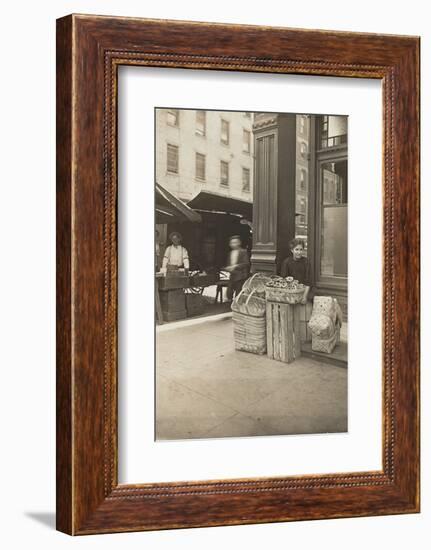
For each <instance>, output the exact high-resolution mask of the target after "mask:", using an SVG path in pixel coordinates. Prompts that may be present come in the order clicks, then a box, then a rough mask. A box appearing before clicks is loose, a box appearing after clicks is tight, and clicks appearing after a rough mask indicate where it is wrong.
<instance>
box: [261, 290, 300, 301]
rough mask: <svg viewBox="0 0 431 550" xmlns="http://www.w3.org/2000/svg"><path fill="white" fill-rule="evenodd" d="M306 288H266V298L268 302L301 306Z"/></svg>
mask: <svg viewBox="0 0 431 550" xmlns="http://www.w3.org/2000/svg"><path fill="white" fill-rule="evenodd" d="M304 290H305V289H304V288H298V289H295V290H291V289H289V288H277V287H273V286H266V287H265V296H266V299H267V301H268V302H280V303H282V304H299V303H300V302H301V301H302V298H303V297H304Z"/></svg>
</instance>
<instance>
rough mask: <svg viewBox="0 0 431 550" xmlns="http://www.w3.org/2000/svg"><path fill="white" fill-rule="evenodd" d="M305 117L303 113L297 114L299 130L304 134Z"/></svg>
mask: <svg viewBox="0 0 431 550" xmlns="http://www.w3.org/2000/svg"><path fill="white" fill-rule="evenodd" d="M306 120H307V118H306V117H305V116H304V115H299V131H300V132H301V134H305V121H306Z"/></svg>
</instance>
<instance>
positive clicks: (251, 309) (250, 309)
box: [231, 287, 266, 317]
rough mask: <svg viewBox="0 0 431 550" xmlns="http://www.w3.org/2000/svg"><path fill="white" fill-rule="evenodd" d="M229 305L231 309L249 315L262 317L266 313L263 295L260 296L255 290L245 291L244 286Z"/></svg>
mask: <svg viewBox="0 0 431 550" xmlns="http://www.w3.org/2000/svg"><path fill="white" fill-rule="evenodd" d="M231 307H232V311H234V312H236V313H242V314H243V315H250V316H251V317H263V316H264V315H265V313H266V301H265V297H263V298H262V297H260V296H259V294H258V292H257V291H256V290H252V291H251V292H250V293H247V291H246V289H245V288H244V287H243V288H242V290H241V292H240V293H239V294H238V296H236V297H235V300H234V301H233V302H232V306H231Z"/></svg>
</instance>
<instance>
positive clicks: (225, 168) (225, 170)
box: [220, 160, 229, 185]
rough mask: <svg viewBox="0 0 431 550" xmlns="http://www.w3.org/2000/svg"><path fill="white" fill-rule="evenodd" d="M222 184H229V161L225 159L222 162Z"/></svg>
mask: <svg viewBox="0 0 431 550" xmlns="http://www.w3.org/2000/svg"><path fill="white" fill-rule="evenodd" d="M220 184H221V185H229V163H228V162H225V161H224V160H222V161H221V162H220Z"/></svg>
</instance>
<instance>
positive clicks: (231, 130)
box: [156, 109, 253, 202]
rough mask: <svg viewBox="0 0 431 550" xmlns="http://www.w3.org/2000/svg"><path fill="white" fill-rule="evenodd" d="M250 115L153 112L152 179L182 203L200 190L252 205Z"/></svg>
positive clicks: (225, 112) (251, 135) (210, 112)
mask: <svg viewBox="0 0 431 550" xmlns="http://www.w3.org/2000/svg"><path fill="white" fill-rule="evenodd" d="M252 118H253V116H252V114H251V113H244V112H234V111H197V110H191V109H156V181H157V183H158V184H160V185H162V186H163V187H165V188H166V189H168V190H169V191H170V192H171V193H173V194H174V195H175V196H176V197H178V198H179V199H181V200H183V201H184V202H188V201H190V200H191V199H192V198H194V197H195V196H196V195H198V193H200V192H201V191H208V192H211V193H215V194H218V195H223V196H227V197H232V198H235V199H240V200H244V201H248V202H251V201H252V198H253V134H252Z"/></svg>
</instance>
